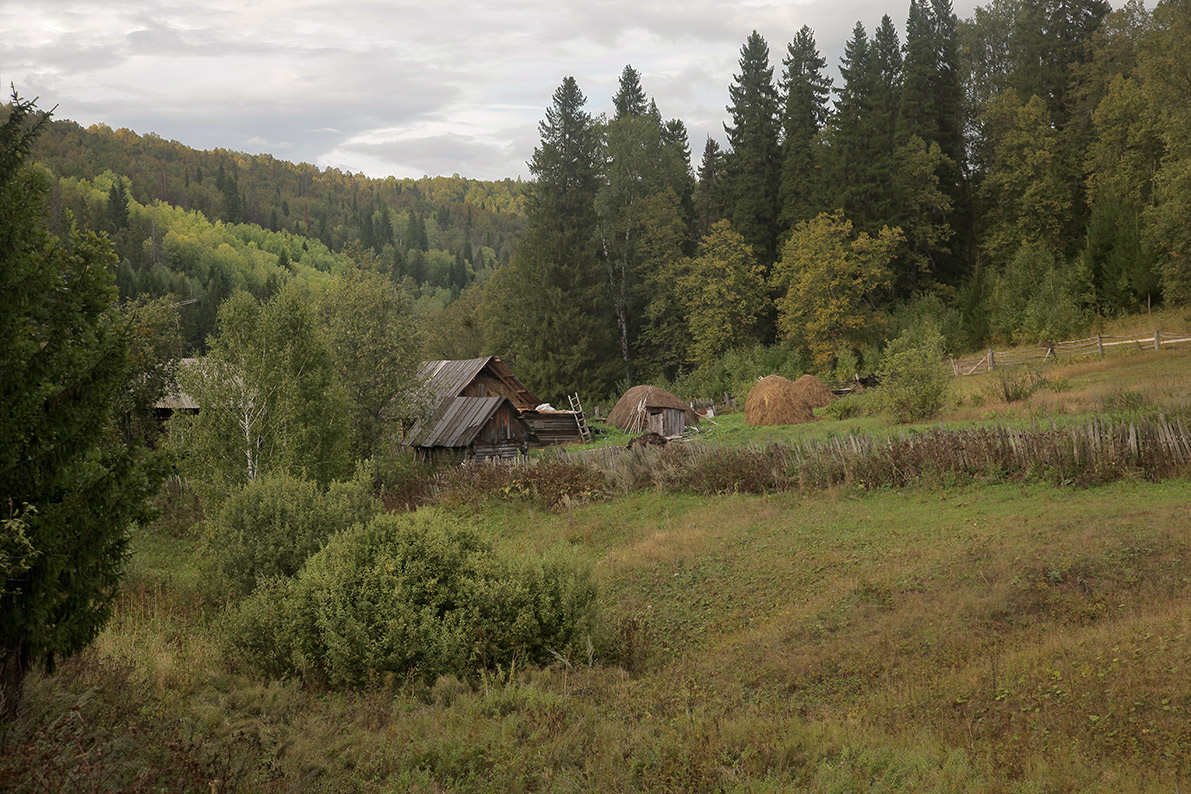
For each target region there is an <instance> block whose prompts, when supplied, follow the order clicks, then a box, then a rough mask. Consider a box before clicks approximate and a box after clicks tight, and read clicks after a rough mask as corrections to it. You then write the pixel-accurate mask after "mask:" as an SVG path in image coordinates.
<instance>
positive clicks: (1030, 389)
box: [986, 366, 1046, 403]
mask: <svg viewBox="0 0 1191 794" xmlns="http://www.w3.org/2000/svg"><path fill="white" fill-rule="evenodd" d="M1045 385H1046V375H1045V373H1043V372H1042V370H1041V369H1039V368H1038V367H1034V366H1018V367H1001V368H999V369H994V370H993V372H992V380H991V381H990V382H989V384H988V386H987V387H986V388H987V390H988V392H989V395H990V396H991V397H992V398H993V399H998V398H999V399H1001V400H1004V401H1005V402H1007V403H1013V402H1018V401H1019V400H1025V399H1028V398H1029V397H1030V396H1031V395H1032V394H1033V393H1034V392H1036V391H1038V390H1039V389H1041V388H1042V387H1043V386H1045Z"/></svg>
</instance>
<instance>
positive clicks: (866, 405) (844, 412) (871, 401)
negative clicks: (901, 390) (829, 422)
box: [819, 390, 881, 420]
mask: <svg viewBox="0 0 1191 794" xmlns="http://www.w3.org/2000/svg"><path fill="white" fill-rule="evenodd" d="M880 412H881V410H880V406H879V405H878V404H877V392H875V391H867V390H866V391H858V392H853V393H852V394H845V395H844V396H842V397H840V398H839V399H837V400H833V401H832V402H830V403H828V404H827V405H825V406H823V407H822V408H820V409H819V413H820V414H821V415H822V416H823V417H824V418H827V419H836V420H844V419H854V418H856V417H858V416H874V415H876V414H879V413H880Z"/></svg>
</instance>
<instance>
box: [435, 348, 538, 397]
mask: <svg viewBox="0 0 1191 794" xmlns="http://www.w3.org/2000/svg"><path fill="white" fill-rule="evenodd" d="M485 367H487V369H488V371H489V372H490V373H491V374H492V375H493V376H494V377H496V378H499V379H500V380H501V381H503V382H504V383H505V385H506V386H508V388H509V391H510V392H511V393H512V394H514V395H516V399H513V400H512V402H513V405H514V407H516V408H518V409H521V410H524V409H527V408H533V407H534V406H536V405H538V398H537V397H535V396H534V395H533V392H531V391H530V390H529V389H527V388H526V387H525V384H524V383H522V382H521V381H520V380H519V379H518V378H517V376H516V375H514V374H513V371H512V370H511V369H509V367H508V365H506V364H505V363H504V362H503V361H501V360H500V356H484V357H482V358H464V359H454V360H447V361H423V362H422V366H420V367H419V368H418V376H419V378H420V379H421V381H422V383H423V384H424V385H423V387H422V389H423V391H422V395H423V399H424V400H425V404H426V405H431V406H434V405H439V404H441V403H442V402H444V401H446V400H448V399H450V398H451V397H458V396H459V395H460V394H461V393H462V392H463V390H464V389H466V388H467V386H468V384H470V383H471V382H472V381H473V380H475V379H476V376H477V375H479V374H480V373H481V372H482V371H483V370H484V368H485Z"/></svg>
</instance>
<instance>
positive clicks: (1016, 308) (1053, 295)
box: [989, 243, 1089, 344]
mask: <svg viewBox="0 0 1191 794" xmlns="http://www.w3.org/2000/svg"><path fill="white" fill-rule="evenodd" d="M1088 293H1089V287H1088V284H1087V274H1086V273H1085V272H1083V270H1082V268H1081V267H1079V266H1077V265H1076V264H1075V263H1072V264H1068V263H1065V262H1059V261H1056V260H1055V257H1054V254H1052V253H1051V252H1050V251H1049V250H1048V249H1047V248H1046V246H1043V245H1040V244H1036V243H1023V244H1022V245H1021V247H1020V248H1019V249H1018V250H1017V253H1016V254H1015V255H1014V257H1013V259H1012V260H1010V262H1009V263H1008V264H1007V265H1006V266H1005V271H1004V272H1003V273H1002V274H1001V275H1000V276H999V277H998V278H997V279H996V282H995V284H994V287H993V290H992V296H991V301H990V308H989V322H990V330H991V331H992V333H993V334H995V335H996V336H998V337H1000V338H1001V339H1004V340H1006V341H1012V342H1015V343H1019V344H1040V343H1042V342H1045V341H1048V340H1049V341H1052V342H1056V341H1059V340H1062V339H1071V338H1074V337H1076V336H1078V335H1079V334H1080V333H1082V332H1083V331H1084V329H1085V328H1086V327H1087V324H1088V314H1087V312H1086V311H1085V310H1084V301H1085V300H1086V299H1087V296H1088Z"/></svg>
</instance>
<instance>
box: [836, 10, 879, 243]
mask: <svg viewBox="0 0 1191 794" xmlns="http://www.w3.org/2000/svg"><path fill="white" fill-rule="evenodd" d="M872 60H873V54H872V51H871V47H870V44H869V40H868V34H867V33H866V32H865V30H864V25H862V24H861V23H859V22H857V23H856V25H855V27H853V28H852V37H851V38H850V39H848V41H847V43H846V44H845V45H844V56H843V58H842V59H841V60H840V75H841V77H842V78H843V85H842V86H841V87H840V88H837V89H836V94H837V96H836V102H835V112H834V114H833V115H832V118H831V130H830V137H831V157H830V162H831V167H830V175H831V180H832V188H833V199H834V200H833V202H832V203H833V205H834V207H835V208H837V209H842V210H843V211H844V215H845V216H846V217H847V218H848V219H849V220H850V221H851V222H852V223H854V224H855V225H856V227H857V228H859V229H862V230H869V229H876V228H879V227H880V225H881V224H880V218H879V217H878V216H877V213H876V211H875V210H876V207H877V205H878V204H879V202H880V201H881V196H880V185H881V182H882V178H881V173H880V171H881V166H882V163H881V158H880V156H879V154H878V152H879V150H880V135H879V134H878V132H877V129H876V128H875V126H874V123H875V120H876V117H875V114H874V113H873V101H874V97H875V95H876V70H875V69H874V68H873V64H872Z"/></svg>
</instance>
